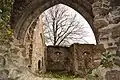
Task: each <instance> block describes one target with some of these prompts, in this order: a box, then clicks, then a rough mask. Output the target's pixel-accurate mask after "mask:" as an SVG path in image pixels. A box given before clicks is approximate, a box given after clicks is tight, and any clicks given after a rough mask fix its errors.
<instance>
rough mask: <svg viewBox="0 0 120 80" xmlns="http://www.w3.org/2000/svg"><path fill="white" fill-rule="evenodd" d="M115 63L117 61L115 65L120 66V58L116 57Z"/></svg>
mask: <svg viewBox="0 0 120 80" xmlns="http://www.w3.org/2000/svg"><path fill="white" fill-rule="evenodd" d="M114 63H115V65H117V66H119V67H120V60H119V59H114Z"/></svg>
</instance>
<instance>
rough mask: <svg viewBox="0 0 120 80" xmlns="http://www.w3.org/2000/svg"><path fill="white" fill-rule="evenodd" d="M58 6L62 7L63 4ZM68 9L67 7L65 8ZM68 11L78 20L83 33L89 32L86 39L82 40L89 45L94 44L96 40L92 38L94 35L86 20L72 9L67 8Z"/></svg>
mask: <svg viewBox="0 0 120 80" xmlns="http://www.w3.org/2000/svg"><path fill="white" fill-rule="evenodd" d="M60 5H63V4H60ZM66 7H68V6H66ZM68 10H69V12H70V14H71V13H72V14H77V18H78V20H80V22H81V23H82V24H83V25H84V26H83V27H84V29H85V31H87V32H89V34H88V36H87V37H84V39H85V40H86V41H87V42H88V43H89V44H96V39H95V36H94V33H93V31H92V29H91V27H90V25H89V23H88V22H87V21H86V19H85V18H84V17H83V16H82V15H81V14H79V13H78V12H77V11H75V10H74V9H72V8H71V7H68Z"/></svg>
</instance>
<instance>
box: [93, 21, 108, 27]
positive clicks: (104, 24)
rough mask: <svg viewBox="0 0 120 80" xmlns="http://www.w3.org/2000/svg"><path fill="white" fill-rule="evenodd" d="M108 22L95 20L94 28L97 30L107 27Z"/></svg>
mask: <svg viewBox="0 0 120 80" xmlns="http://www.w3.org/2000/svg"><path fill="white" fill-rule="evenodd" d="M108 24H109V22H108V21H107V20H106V19H97V20H95V21H94V26H95V27H96V28H97V29H99V28H102V27H105V26H108Z"/></svg>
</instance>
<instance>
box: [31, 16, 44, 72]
mask: <svg viewBox="0 0 120 80" xmlns="http://www.w3.org/2000/svg"><path fill="white" fill-rule="evenodd" d="M42 26H43V22H42V16H40V17H39V20H38V21H37V24H36V27H35V29H34V34H33V41H32V42H33V43H32V44H33V51H32V58H31V59H32V65H31V70H33V71H41V72H45V53H44V52H45V51H44V50H45V43H44V37H43V27H42Z"/></svg>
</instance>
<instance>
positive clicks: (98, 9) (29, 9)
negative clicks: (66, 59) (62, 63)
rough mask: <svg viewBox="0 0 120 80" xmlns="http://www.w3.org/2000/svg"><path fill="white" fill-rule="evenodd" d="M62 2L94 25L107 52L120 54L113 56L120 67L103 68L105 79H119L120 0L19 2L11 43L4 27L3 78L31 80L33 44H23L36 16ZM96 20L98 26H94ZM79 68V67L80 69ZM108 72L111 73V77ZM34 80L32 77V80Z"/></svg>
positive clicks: (0, 39) (1, 31)
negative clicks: (29, 68) (30, 68)
mask: <svg viewBox="0 0 120 80" xmlns="http://www.w3.org/2000/svg"><path fill="white" fill-rule="evenodd" d="M81 1H82V2H81ZM58 3H63V4H66V5H68V6H70V7H72V8H74V9H75V10H76V11H78V12H79V13H82V14H83V16H84V17H85V18H86V19H87V21H88V22H89V23H90V24H91V27H92V29H93V28H94V29H93V31H94V33H95V35H97V37H96V39H97V42H98V44H104V47H105V49H106V50H107V51H110V52H112V53H113V54H116V55H115V56H113V57H114V62H115V64H116V65H114V68H113V69H112V71H111V69H108V68H107V69H106V68H101V73H102V76H103V77H104V80H109V79H110V78H111V76H113V77H114V79H116V78H118V80H119V77H118V76H115V75H114V74H117V75H119V71H120V66H119V65H120V63H119V62H120V5H119V4H120V1H119V0H69V1H68V0H15V3H14V7H13V11H12V15H11V26H12V29H13V31H14V36H12V37H11V39H10V41H9V39H8V38H6V37H4V36H6V33H7V32H6V31H5V30H4V28H2V27H0V47H1V48H0V56H1V57H0V66H1V68H0V69H1V70H0V75H1V76H0V79H2V80H3V79H8V78H12V79H15V80H16V79H18V78H19V77H20V78H21V79H18V80H27V79H29V80H30V78H31V75H32V76H33V74H31V75H28V74H27V72H28V71H29V70H28V68H26V67H28V66H29V65H30V66H31V64H32V59H31V61H30V60H29V58H30V56H31V54H29V52H30V51H31V48H32V46H33V43H32V41H31V40H29V41H30V43H28V44H29V45H25V46H24V45H23V44H21V42H23V40H24V39H25V36H26V35H27V31H28V30H29V29H31V28H30V26H31V24H32V23H33V21H34V20H35V19H36V17H38V16H39V15H40V13H42V12H43V11H45V10H46V9H48V8H50V7H51V6H54V5H55V4H58ZM86 5H87V6H86ZM93 19H94V25H92V23H93ZM4 31H5V32H4ZM31 31H33V30H31ZM98 33H99V34H98ZM30 37H32V36H30ZM21 39H22V41H21ZM26 44H27V41H26ZM31 45H32V46H31ZM28 48H30V49H28ZM32 50H33V49H32ZM76 61H77V60H76ZM76 65H77V64H76ZM76 69H78V68H77V67H76ZM116 70H117V71H116ZM108 71H109V72H110V74H108V73H109V72H108ZM24 72H25V73H24ZM112 72H113V74H112ZM31 73H32V72H31ZM105 75H106V77H105ZM22 77H24V78H22ZM34 79H35V78H34ZM34 79H33V78H31V80H34Z"/></svg>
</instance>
